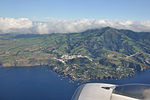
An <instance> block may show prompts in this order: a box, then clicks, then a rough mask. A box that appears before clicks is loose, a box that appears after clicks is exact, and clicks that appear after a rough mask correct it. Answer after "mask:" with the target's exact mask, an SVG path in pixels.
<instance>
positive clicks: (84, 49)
mask: <svg viewBox="0 0 150 100" xmlns="http://www.w3.org/2000/svg"><path fill="white" fill-rule="evenodd" d="M0 64H1V65H2V66H3V67H14V66H15V67H16V66H18V67H21V66H26V67H29V66H40V65H44V66H51V69H50V70H53V71H55V72H57V73H59V74H62V75H65V76H68V77H71V78H72V79H73V80H90V79H103V78H122V77H128V76H132V75H134V74H135V72H136V71H142V70H145V69H147V68H150V33H149V32H133V31H130V30H118V29H114V28H110V27H105V28H102V29H94V30H87V31H85V32H81V33H68V34H61V33H57V34H44V35H36V34H21V35H17V34H5V35H0Z"/></svg>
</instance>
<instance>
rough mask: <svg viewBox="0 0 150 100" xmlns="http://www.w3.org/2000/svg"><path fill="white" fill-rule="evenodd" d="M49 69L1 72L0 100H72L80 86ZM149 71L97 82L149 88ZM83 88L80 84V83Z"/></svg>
mask: <svg viewBox="0 0 150 100" xmlns="http://www.w3.org/2000/svg"><path fill="white" fill-rule="evenodd" d="M48 69H49V68H48V67H42V66H41V67H23V68H0V100H71V97H72V95H73V93H74V91H75V90H76V88H77V87H78V86H79V83H78V82H71V81H70V80H69V79H68V78H64V77H62V76H59V75H57V74H56V73H54V72H50V71H49V70H48ZM149 76H150V70H147V71H144V72H138V73H137V74H136V75H135V76H134V77H130V78H123V79H120V80H115V79H114V80H100V81H95V80H93V81H90V82H102V83H112V84H131V83H142V84H150V78H149ZM81 84H83V83H81Z"/></svg>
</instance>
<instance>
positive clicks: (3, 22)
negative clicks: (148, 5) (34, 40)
mask: <svg viewBox="0 0 150 100" xmlns="http://www.w3.org/2000/svg"><path fill="white" fill-rule="evenodd" d="M106 26H109V27H114V28H118V29H129V30H133V31H137V32H140V31H144V32H150V21H131V20H90V19H79V20H53V21H49V22H33V21H31V20H29V19H28V18H0V33H1V34H3V33H21V34H25V33H27V34H50V33H72V32H82V31H85V30H87V29H95V28H102V27H106Z"/></svg>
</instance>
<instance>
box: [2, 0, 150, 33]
mask: <svg viewBox="0 0 150 100" xmlns="http://www.w3.org/2000/svg"><path fill="white" fill-rule="evenodd" d="M106 26H110V27H114V28H118V29H130V30H133V31H150V0H0V33H40V34H48V33H67V32H81V31H85V30H87V29H94V28H101V27H106Z"/></svg>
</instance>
